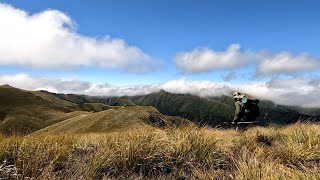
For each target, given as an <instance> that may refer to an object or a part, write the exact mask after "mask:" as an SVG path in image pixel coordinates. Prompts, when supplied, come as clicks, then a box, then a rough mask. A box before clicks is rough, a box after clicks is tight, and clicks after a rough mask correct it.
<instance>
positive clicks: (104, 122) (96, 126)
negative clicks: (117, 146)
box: [37, 106, 189, 133]
mask: <svg viewBox="0 0 320 180" xmlns="http://www.w3.org/2000/svg"><path fill="white" fill-rule="evenodd" d="M186 123H189V121H187V120H185V119H182V118H180V117H169V116H164V115H162V114H161V113H160V112H159V111H158V110H157V109H156V108H154V107H142V106H127V107H124V106H122V107H114V108H113V109H109V110H106V111H101V112H96V113H93V112H91V113H85V114H84V113H83V114H81V115H79V116H75V117H72V118H69V119H66V120H63V121H61V120H60V122H58V123H55V124H53V125H51V126H48V127H46V128H44V129H41V130H40V131H38V132H37V133H41V132H50V133H88V132H112V131H118V130H124V129H132V128H135V127H140V128H142V127H149V126H154V127H169V126H170V127H171V126H180V125H181V124H186Z"/></svg>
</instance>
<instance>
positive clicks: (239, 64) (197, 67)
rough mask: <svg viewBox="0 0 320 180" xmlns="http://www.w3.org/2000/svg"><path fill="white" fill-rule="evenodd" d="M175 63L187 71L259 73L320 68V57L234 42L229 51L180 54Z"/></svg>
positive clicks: (296, 71) (199, 51) (288, 72)
mask: <svg viewBox="0 0 320 180" xmlns="http://www.w3.org/2000/svg"><path fill="white" fill-rule="evenodd" d="M174 63H175V64H176V66H177V67H178V68H179V69H180V70H181V71H183V72H188V73H201V72H208V71H214V70H217V69H226V70H235V69H237V70H239V69H241V68H245V67H247V66H254V67H255V68H256V74H257V75H279V74H287V75H288V74H289V75H292V74H297V73H301V72H309V71H313V70H316V69H319V68H320V59H319V58H314V57H311V56H309V55H307V54H304V53H301V54H296V55H295V54H291V53H288V52H279V53H267V52H264V51H250V50H245V51H241V50H240V45H239V44H231V45H230V46H229V47H228V48H227V49H226V50H225V51H215V50H211V49H207V48H204V49H194V50H192V51H189V52H180V53H177V55H176V57H175V58H174Z"/></svg>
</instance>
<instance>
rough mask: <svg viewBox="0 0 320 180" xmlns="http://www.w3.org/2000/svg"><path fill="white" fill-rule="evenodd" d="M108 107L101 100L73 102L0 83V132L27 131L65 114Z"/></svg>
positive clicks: (72, 115) (21, 132)
mask: <svg viewBox="0 0 320 180" xmlns="http://www.w3.org/2000/svg"><path fill="white" fill-rule="evenodd" d="M107 109H111V107H110V106H107V105H105V104H100V103H83V104H75V103H73V102H70V101H67V100H63V99H59V98H57V97H54V96H52V95H51V94H48V93H43V92H40V91H25V90H21V89H17V88H14V87H11V86H8V85H4V86H0V134H28V133H31V132H34V131H37V130H39V129H41V128H44V127H46V126H48V125H51V124H53V123H56V122H60V121H62V120H66V119H68V118H72V117H76V116H80V115H82V114H87V113H88V111H89V112H98V111H104V110H107Z"/></svg>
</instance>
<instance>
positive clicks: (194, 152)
mask: <svg viewBox="0 0 320 180" xmlns="http://www.w3.org/2000/svg"><path fill="white" fill-rule="evenodd" d="M319 141H320V125H319V124H311V123H296V124H293V125H290V126H286V127H255V128H251V129H249V130H247V131H245V132H243V133H240V132H236V131H234V130H231V129H229V130H217V129H211V128H206V127H204V128H198V127H195V126H184V127H181V128H165V129H159V128H155V127H143V128H142V127H141V128H139V127H137V128H132V129H126V130H123V131H116V132H111V133H85V134H60V135H54V134H33V135H29V136H24V137H22V136H0V142H1V143H0V177H1V178H2V177H10V178H13V179H24V178H35V179H320V164H319V162H320V142H319Z"/></svg>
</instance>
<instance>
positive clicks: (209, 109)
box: [131, 90, 309, 127]
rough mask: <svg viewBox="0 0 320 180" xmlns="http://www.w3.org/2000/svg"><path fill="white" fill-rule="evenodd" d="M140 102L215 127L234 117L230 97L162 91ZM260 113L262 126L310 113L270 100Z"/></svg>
mask: <svg viewBox="0 0 320 180" xmlns="http://www.w3.org/2000/svg"><path fill="white" fill-rule="evenodd" d="M131 100H132V101H133V102H134V103H135V104H137V105H143V106H154V107H156V108H157V109H158V110H159V111H160V112H161V113H163V114H167V115H173V116H180V117H184V118H186V119H189V120H192V121H193V122H196V123H199V124H206V125H210V126H212V127H216V126H220V125H221V124H223V122H231V120H232V119H233V117H234V111H235V110H234V100H233V99H232V98H231V97H228V96H220V97H211V98H200V97H198V96H194V95H188V94H172V93H168V92H165V91H163V90H161V91H160V92H158V93H151V94H148V95H145V96H137V97H131ZM259 107H260V112H261V116H260V117H259V118H258V119H257V120H258V121H259V124H260V125H269V124H281V125H285V124H288V123H293V122H295V121H296V120H298V119H301V118H303V119H307V118H309V116H306V115H303V114H301V113H298V112H296V111H293V110H290V109H287V108H284V107H282V106H277V105H275V104H274V103H272V102H270V101H261V102H260V103H259Z"/></svg>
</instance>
